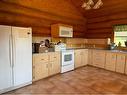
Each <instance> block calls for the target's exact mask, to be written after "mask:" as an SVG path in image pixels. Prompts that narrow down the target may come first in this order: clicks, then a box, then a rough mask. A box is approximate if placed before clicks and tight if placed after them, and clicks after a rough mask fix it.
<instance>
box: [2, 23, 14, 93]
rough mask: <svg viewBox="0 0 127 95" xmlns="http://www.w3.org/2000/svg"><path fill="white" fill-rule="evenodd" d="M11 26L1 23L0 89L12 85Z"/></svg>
mask: <svg viewBox="0 0 127 95" xmlns="http://www.w3.org/2000/svg"><path fill="white" fill-rule="evenodd" d="M11 49H12V47H11V27H10V26H3V25H0V91H2V90H4V89H6V88H9V87H11V86H12V62H11V61H12V60H11V57H12V50H11Z"/></svg>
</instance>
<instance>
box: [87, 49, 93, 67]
mask: <svg viewBox="0 0 127 95" xmlns="http://www.w3.org/2000/svg"><path fill="white" fill-rule="evenodd" d="M92 55H93V50H92V49H89V50H88V65H92V60H93V57H92Z"/></svg>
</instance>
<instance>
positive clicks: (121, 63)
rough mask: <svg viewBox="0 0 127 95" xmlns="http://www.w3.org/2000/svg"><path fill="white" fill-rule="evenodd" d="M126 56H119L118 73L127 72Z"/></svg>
mask: <svg viewBox="0 0 127 95" xmlns="http://www.w3.org/2000/svg"><path fill="white" fill-rule="evenodd" d="M125 58H126V56H125V54H117V61H116V72H119V73H124V71H125V62H126V61H125V60H126V59H125Z"/></svg>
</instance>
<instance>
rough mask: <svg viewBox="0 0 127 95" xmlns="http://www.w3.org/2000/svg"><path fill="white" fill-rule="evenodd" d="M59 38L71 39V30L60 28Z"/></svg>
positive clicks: (69, 28)
mask: <svg viewBox="0 0 127 95" xmlns="http://www.w3.org/2000/svg"><path fill="white" fill-rule="evenodd" d="M59 37H73V28H71V27H65V26H60V27H59Z"/></svg>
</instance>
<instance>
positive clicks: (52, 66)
mask: <svg viewBox="0 0 127 95" xmlns="http://www.w3.org/2000/svg"><path fill="white" fill-rule="evenodd" d="M49 57H50V59H49V76H51V75H54V74H57V73H60V70H61V67H60V66H61V64H60V53H59V52H55V53H50V54H49Z"/></svg>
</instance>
